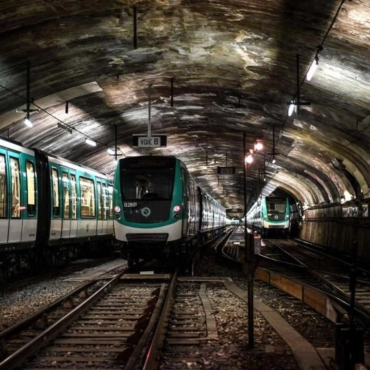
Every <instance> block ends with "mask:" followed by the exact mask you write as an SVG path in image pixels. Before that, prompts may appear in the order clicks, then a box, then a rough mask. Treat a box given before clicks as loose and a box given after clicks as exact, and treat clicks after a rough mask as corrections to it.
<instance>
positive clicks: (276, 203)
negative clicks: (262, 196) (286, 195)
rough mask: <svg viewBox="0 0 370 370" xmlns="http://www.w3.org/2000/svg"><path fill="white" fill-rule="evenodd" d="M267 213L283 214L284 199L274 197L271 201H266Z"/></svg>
mask: <svg viewBox="0 0 370 370" xmlns="http://www.w3.org/2000/svg"><path fill="white" fill-rule="evenodd" d="M267 207H268V209H267V210H268V213H271V214H279V213H280V214H283V213H285V207H286V201H285V199H277V198H275V199H274V200H273V201H272V200H271V201H268V202H267Z"/></svg>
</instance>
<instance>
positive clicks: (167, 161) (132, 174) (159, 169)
mask: <svg viewBox="0 0 370 370" xmlns="http://www.w3.org/2000/svg"><path fill="white" fill-rule="evenodd" d="M123 162H124V163H122V168H121V186H122V196H123V199H124V200H131V201H133V200H171V198H172V191H173V182H174V174H175V160H174V158H165V157H163V158H162V157H135V158H128V159H126V160H125V161H123Z"/></svg>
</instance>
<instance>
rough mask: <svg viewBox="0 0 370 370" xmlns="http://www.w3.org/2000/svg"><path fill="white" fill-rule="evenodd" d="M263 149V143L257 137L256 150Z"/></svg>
mask: <svg viewBox="0 0 370 370" xmlns="http://www.w3.org/2000/svg"><path fill="white" fill-rule="evenodd" d="M262 149H263V143H262V141H261V140H260V139H257V140H256V142H255V144H254V150H262Z"/></svg>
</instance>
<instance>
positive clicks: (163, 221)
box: [114, 156, 183, 264]
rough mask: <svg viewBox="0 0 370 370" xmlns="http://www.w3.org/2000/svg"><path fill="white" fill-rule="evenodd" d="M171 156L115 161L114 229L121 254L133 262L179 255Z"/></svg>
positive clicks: (177, 185)
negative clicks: (116, 162) (141, 259)
mask: <svg viewBox="0 0 370 370" xmlns="http://www.w3.org/2000/svg"><path fill="white" fill-rule="evenodd" d="M180 173H181V172H180V166H179V161H178V160H177V159H176V158H175V157H155V156H143V157H130V158H124V159H121V160H120V161H119V162H118V164H117V169H116V174H115V184H114V206H115V207H114V215H115V217H114V218H115V221H114V230H115V237H116V239H117V240H118V241H120V242H121V245H122V246H121V250H122V257H123V258H125V259H127V260H128V261H129V264H133V263H134V262H135V261H137V260H138V259H140V258H143V259H155V258H159V257H161V256H164V255H165V256H166V255H170V254H179V252H180V249H181V238H182V217H183V214H182V213H183V204H182V194H183V189H182V182H181V175H180Z"/></svg>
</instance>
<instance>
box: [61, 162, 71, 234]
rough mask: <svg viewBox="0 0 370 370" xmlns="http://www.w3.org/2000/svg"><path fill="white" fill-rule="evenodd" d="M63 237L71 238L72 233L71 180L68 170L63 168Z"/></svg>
mask: <svg viewBox="0 0 370 370" xmlns="http://www.w3.org/2000/svg"><path fill="white" fill-rule="evenodd" d="M62 206H63V212H62V216H63V221H62V238H63V239H69V238H70V233H71V182H70V177H69V173H68V170H67V169H65V168H62Z"/></svg>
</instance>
